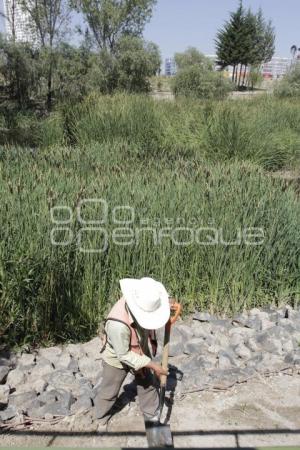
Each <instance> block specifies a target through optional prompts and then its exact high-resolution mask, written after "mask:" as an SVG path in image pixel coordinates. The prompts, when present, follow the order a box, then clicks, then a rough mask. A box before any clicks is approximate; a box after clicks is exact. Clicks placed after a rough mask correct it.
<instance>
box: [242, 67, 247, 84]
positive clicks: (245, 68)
mask: <svg viewBox="0 0 300 450" xmlns="http://www.w3.org/2000/svg"><path fill="white" fill-rule="evenodd" d="M246 71H247V64H245V66H244V75H243V84H242V85H243V86H245V79H246Z"/></svg>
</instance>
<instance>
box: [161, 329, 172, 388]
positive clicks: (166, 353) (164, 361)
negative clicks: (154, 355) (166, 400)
mask: <svg viewBox="0 0 300 450" xmlns="http://www.w3.org/2000/svg"><path fill="white" fill-rule="evenodd" d="M170 332H171V322H170V321H168V323H166V326H165V337H164V349H163V355H162V363H161V365H162V368H163V369H164V370H168V359H169V342H170ZM166 384H167V375H161V377H160V385H161V386H165V385H166Z"/></svg>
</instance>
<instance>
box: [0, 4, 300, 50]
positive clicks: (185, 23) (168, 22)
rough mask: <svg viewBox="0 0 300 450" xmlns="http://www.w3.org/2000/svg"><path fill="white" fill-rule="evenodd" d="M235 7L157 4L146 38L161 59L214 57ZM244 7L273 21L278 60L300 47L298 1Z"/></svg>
mask: <svg viewBox="0 0 300 450" xmlns="http://www.w3.org/2000/svg"><path fill="white" fill-rule="evenodd" d="M2 1H3V0H0V4H1V3H2ZM237 5H238V0H158V2H157V5H156V7H155V11H154V14H153V17H152V19H151V21H150V23H149V24H147V26H146V30H145V33H144V35H145V38H146V39H148V40H151V41H153V42H156V43H157V44H158V45H159V47H160V49H161V53H162V57H163V59H164V58H166V57H168V56H173V54H174V53H175V52H177V51H179V52H180V51H183V50H185V49H186V48H187V47H188V46H194V47H197V48H198V49H199V50H200V51H202V52H203V53H205V54H211V53H214V52H215V49H214V38H215V36H216V32H217V30H218V29H219V28H220V27H221V26H222V25H223V23H224V21H225V20H227V19H228V17H229V11H234V10H235V9H236V8H237ZM244 5H245V7H248V6H250V7H251V8H252V10H253V11H257V10H258V8H259V7H260V6H261V7H262V10H263V13H264V16H265V18H266V19H272V22H273V25H274V26H275V29H276V52H275V54H276V55H277V56H289V55H290V53H289V49H290V47H291V45H293V44H296V45H298V47H300V26H299V25H300V0H244ZM1 9H2V8H1ZM75 22H78V20H75ZM0 29H1V20H0ZM76 40H77V39H76Z"/></svg>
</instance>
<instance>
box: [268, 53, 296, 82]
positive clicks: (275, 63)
mask: <svg viewBox="0 0 300 450" xmlns="http://www.w3.org/2000/svg"><path fill="white" fill-rule="evenodd" d="M291 64H292V60H291V58H281V57H279V56H273V58H272V59H271V61H269V62H267V63H265V64H263V66H262V75H263V77H264V78H266V79H270V80H278V79H280V78H282V77H283V76H284V75H285V74H286V73H287V72H288V71H289V69H290V68H291Z"/></svg>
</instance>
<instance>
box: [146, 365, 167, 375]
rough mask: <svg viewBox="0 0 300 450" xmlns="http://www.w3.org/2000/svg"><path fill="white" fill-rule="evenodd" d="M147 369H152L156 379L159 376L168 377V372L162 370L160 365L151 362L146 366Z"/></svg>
mask: <svg viewBox="0 0 300 450" xmlns="http://www.w3.org/2000/svg"><path fill="white" fill-rule="evenodd" d="M146 367H148V368H149V369H152V370H153V371H154V372H155V375H156V376H157V378H160V377H161V375H166V376H167V375H168V371H167V370H165V369H163V368H162V366H161V365H160V364H157V363H155V362H153V361H150V363H149V364H148V365H147V366H146Z"/></svg>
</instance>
